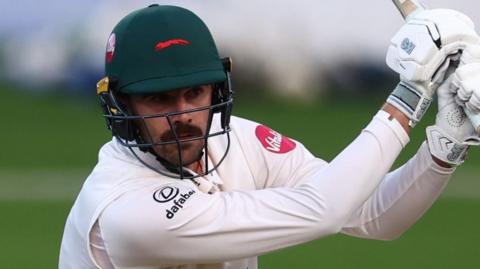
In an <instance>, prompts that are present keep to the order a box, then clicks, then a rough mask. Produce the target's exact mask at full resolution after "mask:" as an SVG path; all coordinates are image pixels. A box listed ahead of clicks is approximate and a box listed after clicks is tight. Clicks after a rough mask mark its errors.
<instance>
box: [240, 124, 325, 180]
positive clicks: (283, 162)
mask: <svg viewBox="0 0 480 269" xmlns="http://www.w3.org/2000/svg"><path fill="white" fill-rule="evenodd" d="M236 119H237V120H236V121H235V123H234V125H233V126H232V128H233V129H234V130H235V135H236V138H237V141H236V142H238V143H239V144H240V147H241V149H242V153H243V154H244V155H245V159H246V161H247V163H248V166H249V167H250V171H251V172H252V175H253V177H254V180H255V185H256V187H257V189H264V188H272V187H292V186H296V185H298V184H300V183H302V182H303V181H304V180H305V179H307V178H309V177H311V176H312V174H314V173H315V172H316V171H319V170H320V169H322V168H323V167H325V166H326V165H327V162H325V161H324V160H322V159H320V158H316V157H315V156H313V155H312V153H310V152H309V151H308V150H307V149H306V148H305V147H304V146H303V145H302V144H301V143H299V142H298V141H295V140H293V139H291V138H288V137H286V136H284V135H282V134H280V133H279V132H276V131H275V130H273V129H271V128H269V127H267V126H265V125H261V124H258V123H255V122H253V121H249V120H245V119H240V118H236Z"/></svg>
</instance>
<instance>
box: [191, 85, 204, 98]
mask: <svg viewBox="0 0 480 269" xmlns="http://www.w3.org/2000/svg"><path fill="white" fill-rule="evenodd" d="M204 92H205V87H204V86H198V87H193V88H191V89H190V90H188V92H187V97H188V98H190V99H195V98H197V97H200V96H201V95H202V94H203V93H204Z"/></svg>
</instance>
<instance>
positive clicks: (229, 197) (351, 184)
mask: <svg viewBox="0 0 480 269" xmlns="http://www.w3.org/2000/svg"><path fill="white" fill-rule="evenodd" d="M407 142H408V136H407V135H406V133H405V131H404V130H403V129H402V127H401V126H400V125H399V124H398V122H396V121H394V120H393V121H390V120H389V119H388V114H387V113H385V112H383V113H382V112H379V113H378V114H377V116H375V118H374V119H373V120H372V122H371V123H370V124H369V125H368V126H367V127H366V128H365V129H364V131H363V132H362V133H361V134H360V135H359V136H358V137H357V138H356V139H355V140H354V141H353V142H352V143H351V144H350V145H349V146H348V147H347V148H346V149H345V150H343V151H342V152H341V153H340V154H339V155H338V156H337V157H336V158H335V159H334V160H332V162H331V163H330V164H328V166H326V167H325V168H323V169H321V170H320V171H317V172H316V173H313V174H312V175H311V176H310V177H309V178H308V179H306V180H305V181H304V183H302V184H300V185H298V186H295V187H291V188H287V187H278V188H267V189H261V190H251V191H230V192H217V193H215V194H213V195H209V194H205V193H201V192H199V191H197V190H196V189H195V188H193V187H192V186H187V185H183V184H180V183H181V182H179V183H175V184H171V185H161V186H159V185H155V184H152V186H148V187H145V188H142V189H139V190H137V191H132V192H130V193H127V194H124V195H123V196H121V197H120V198H118V199H117V200H116V201H114V202H113V203H111V204H110V205H109V206H108V207H107V208H106V209H105V210H104V211H103V213H102V214H101V216H100V218H99V225H100V229H101V232H102V236H103V239H104V243H105V246H106V249H107V252H108V254H109V256H110V257H111V260H112V263H113V264H114V265H115V266H118V267H121V268H138V267H148V266H156V267H161V266H168V265H178V264H192V263H196V264H198V263H214V262H221V261H226V260H235V259H240V258H245V257H251V256H257V255H261V254H263V253H267V252H270V251H273V250H277V249H281V248H284V247H288V246H292V245H296V244H300V243H303V242H306V241H309V240H313V239H316V238H319V237H322V236H326V235H331V234H335V233H337V232H339V231H340V230H341V228H342V227H344V225H345V223H347V221H348V220H349V219H350V217H351V215H352V214H353V212H355V210H356V209H358V208H359V207H360V206H361V205H362V204H363V203H364V202H365V201H366V200H367V198H368V197H370V195H371V194H372V193H373V191H374V190H375V189H376V188H377V186H378V184H379V183H380V182H381V180H382V179H383V178H384V176H385V174H386V173H387V171H388V170H389V169H390V167H391V165H392V164H393V161H394V160H395V158H396V157H397V156H398V154H399V153H400V151H401V149H402V148H403V147H404V146H405V144H406V143H407ZM360 160H361V161H360ZM347 168H348V169H347Z"/></svg>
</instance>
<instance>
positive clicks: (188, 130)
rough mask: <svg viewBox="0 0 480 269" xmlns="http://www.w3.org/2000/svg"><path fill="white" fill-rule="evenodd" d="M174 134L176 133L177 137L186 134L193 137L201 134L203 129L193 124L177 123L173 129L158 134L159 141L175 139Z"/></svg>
mask: <svg viewBox="0 0 480 269" xmlns="http://www.w3.org/2000/svg"><path fill="white" fill-rule="evenodd" d="M175 134H177V137H181V136H187V135H188V136H191V137H192V138H193V137H201V136H203V131H202V129H200V128H199V127H197V126H195V125H191V124H184V123H179V124H176V125H175V126H174V130H172V129H170V130H169V131H165V132H164V133H163V134H162V135H161V136H160V141H162V142H169V141H175V139H176V138H175ZM179 139H180V138H179Z"/></svg>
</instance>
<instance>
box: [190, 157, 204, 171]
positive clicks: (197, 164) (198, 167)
mask: <svg viewBox="0 0 480 269" xmlns="http://www.w3.org/2000/svg"><path fill="white" fill-rule="evenodd" d="M187 168H188V169H190V170H192V171H193V172H195V173H197V174H201V173H203V165H202V160H201V159H200V160H198V161H196V162H194V163H192V164H190V165H188V166H187Z"/></svg>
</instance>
